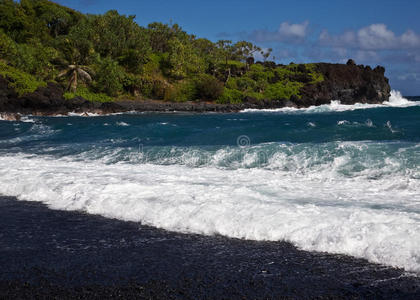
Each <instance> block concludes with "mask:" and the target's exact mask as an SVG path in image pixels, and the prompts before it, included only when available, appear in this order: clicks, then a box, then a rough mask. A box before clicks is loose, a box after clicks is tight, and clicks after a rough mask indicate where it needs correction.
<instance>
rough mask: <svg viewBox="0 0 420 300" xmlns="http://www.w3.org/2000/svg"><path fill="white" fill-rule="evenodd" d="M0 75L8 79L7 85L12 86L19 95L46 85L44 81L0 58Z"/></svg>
mask: <svg viewBox="0 0 420 300" xmlns="http://www.w3.org/2000/svg"><path fill="white" fill-rule="evenodd" d="M0 75H1V76H3V77H5V78H6V79H8V80H9V87H11V88H14V89H15V91H16V92H17V93H18V95H19V96H23V95H24V94H26V93H32V92H34V91H35V90H36V89H37V88H39V87H43V86H46V85H47V84H46V83H45V82H44V81H41V80H38V79H37V78H36V77H34V76H32V75H30V74H28V73H25V72H23V71H21V70H18V69H16V68H14V67H12V66H9V65H7V64H6V63H5V62H3V61H1V60H0Z"/></svg>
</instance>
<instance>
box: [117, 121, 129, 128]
mask: <svg viewBox="0 0 420 300" xmlns="http://www.w3.org/2000/svg"><path fill="white" fill-rule="evenodd" d="M115 124H116V125H117V126H123V127H127V126H130V125H129V124H127V123H125V122H116V123H115Z"/></svg>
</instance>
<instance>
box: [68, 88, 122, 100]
mask: <svg viewBox="0 0 420 300" xmlns="http://www.w3.org/2000/svg"><path fill="white" fill-rule="evenodd" d="M63 97H64V99H67V100H70V99H73V98H76V97H82V98H83V99H86V100H88V101H91V102H111V101H114V99H113V98H111V97H109V96H108V95H106V94H104V93H93V92H90V91H89V90H88V89H87V88H85V87H79V88H78V89H77V91H76V92H75V93H64V95H63Z"/></svg>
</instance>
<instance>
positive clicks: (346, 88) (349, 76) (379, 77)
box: [301, 60, 391, 106]
mask: <svg viewBox="0 0 420 300" xmlns="http://www.w3.org/2000/svg"><path fill="white" fill-rule="evenodd" d="M317 68H318V70H319V72H321V73H322V74H323V76H324V79H325V80H324V81H322V82H320V83H317V84H315V85H305V87H304V88H303V89H302V91H301V92H302V99H301V100H302V102H303V103H301V105H302V106H310V105H320V104H325V103H329V102H330V101H331V100H340V101H341V103H342V104H354V103H382V102H384V101H388V100H389V97H390V92H391V88H390V86H389V82H388V78H386V77H385V68H384V67H381V66H377V67H376V68H374V69H373V70H372V68H371V67H369V66H363V65H356V64H355V63H354V62H353V61H352V60H349V62H348V63H347V64H346V65H343V64H326V63H319V64H317Z"/></svg>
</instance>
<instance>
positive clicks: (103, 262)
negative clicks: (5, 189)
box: [0, 196, 420, 299]
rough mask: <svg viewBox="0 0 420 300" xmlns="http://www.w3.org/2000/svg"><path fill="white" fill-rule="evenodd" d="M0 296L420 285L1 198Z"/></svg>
mask: <svg viewBox="0 0 420 300" xmlns="http://www.w3.org/2000/svg"><path fill="white" fill-rule="evenodd" d="M0 208H1V209H0V215H1V218H0V220H1V221H0V222H1V223H2V228H5V230H4V233H3V235H2V238H1V239H0V251H1V255H0V265H1V267H2V270H3V272H2V273H1V274H0V296H1V297H2V298H5V299H11V298H15V297H29V296H30V297H49V296H56V297H60V298H67V299H72V298H77V297H79V298H101V297H105V298H109V297H115V296H117V295H119V296H120V297H121V296H122V297H125V298H136V297H137V298H139V297H140V298H141V297H144V298H156V299H164V298H177V297H178V298H179V297H182V298H187V299H188V298H191V299H193V298H196V299H197V298H203V297H208V298H221V297H226V298H241V297H245V298H268V299H271V298H279V297H292V298H296V297H298V298H319V297H331V298H343V297H345V298H367V297H373V298H377V299H382V298H412V299H415V298H418V297H419V296H420V278H419V277H416V276H413V275H410V274H408V273H406V272H405V271H404V270H402V269H397V268H392V267H384V266H381V265H377V264H373V263H369V262H367V261H366V260H364V259H358V258H354V257H350V256H345V255H334V254H328V253H317V252H308V251H302V250H299V249H297V248H296V247H295V246H293V245H292V244H290V243H287V242H264V241H248V240H239V239H232V238H227V237H223V236H201V235H194V234H182V233H174V232H168V231H165V230H161V229H157V228H153V227H149V226H145V225H141V224H139V223H135V222H124V221H119V220H115V219H107V218H104V217H101V216H96V215H88V214H85V213H81V212H70V211H56V210H50V209H48V208H47V207H46V206H45V205H43V204H41V203H37V202H26V201H18V200H17V199H16V198H13V197H4V196H0Z"/></svg>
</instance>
